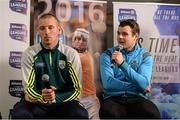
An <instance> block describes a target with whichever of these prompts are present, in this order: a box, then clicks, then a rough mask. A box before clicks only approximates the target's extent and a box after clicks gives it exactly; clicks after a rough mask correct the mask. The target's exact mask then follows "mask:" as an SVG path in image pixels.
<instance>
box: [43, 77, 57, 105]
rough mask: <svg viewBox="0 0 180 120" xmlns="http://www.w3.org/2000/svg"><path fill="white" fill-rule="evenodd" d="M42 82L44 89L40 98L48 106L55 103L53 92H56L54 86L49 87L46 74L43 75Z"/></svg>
mask: <svg viewBox="0 0 180 120" xmlns="http://www.w3.org/2000/svg"><path fill="white" fill-rule="evenodd" d="M42 81H43V82H44V84H45V87H46V88H44V89H43V90H42V97H43V99H44V100H45V101H47V102H48V103H49V104H51V103H56V100H55V98H56V94H55V91H56V88H55V87H54V86H51V85H50V83H49V76H48V75H47V74H44V75H43V76H42Z"/></svg>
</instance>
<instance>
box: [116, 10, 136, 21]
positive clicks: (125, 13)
mask: <svg viewBox="0 0 180 120" xmlns="http://www.w3.org/2000/svg"><path fill="white" fill-rule="evenodd" d="M126 19H133V20H137V14H136V11H135V9H119V14H118V21H119V22H120V21H123V20H126Z"/></svg>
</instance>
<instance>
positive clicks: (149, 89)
mask: <svg viewBox="0 0 180 120" xmlns="http://www.w3.org/2000/svg"><path fill="white" fill-rule="evenodd" d="M145 92H146V93H150V92H151V85H148V86H147V87H146V89H145Z"/></svg>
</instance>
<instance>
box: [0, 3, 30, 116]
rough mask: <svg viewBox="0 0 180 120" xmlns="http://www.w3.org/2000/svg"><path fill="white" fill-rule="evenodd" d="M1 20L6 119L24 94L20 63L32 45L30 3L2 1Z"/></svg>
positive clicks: (0, 102)
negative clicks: (21, 94) (26, 50)
mask: <svg viewBox="0 0 180 120" xmlns="http://www.w3.org/2000/svg"><path fill="white" fill-rule="evenodd" d="M0 18H1V21H0V25H1V27H0V36H1V37H0V42H1V44H0V95H1V97H0V112H1V115H2V117H3V118H4V119H7V118H8V115H9V111H10V109H12V107H13V105H14V104H15V103H16V102H17V101H18V100H19V98H18V96H20V93H21V92H22V88H21V84H22V80H21V73H20V60H21V53H22V52H23V51H24V50H25V48H27V47H28V46H29V28H30V27H29V24H30V1H29V0H0ZM10 81H11V82H10Z"/></svg>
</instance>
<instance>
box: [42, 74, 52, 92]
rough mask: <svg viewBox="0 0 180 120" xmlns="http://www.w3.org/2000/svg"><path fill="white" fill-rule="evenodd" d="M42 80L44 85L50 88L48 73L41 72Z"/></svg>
mask: <svg viewBox="0 0 180 120" xmlns="http://www.w3.org/2000/svg"><path fill="white" fill-rule="evenodd" d="M42 81H43V82H44V85H45V87H46V88H47V89H51V86H50V83H49V75H47V74H43V75H42Z"/></svg>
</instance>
